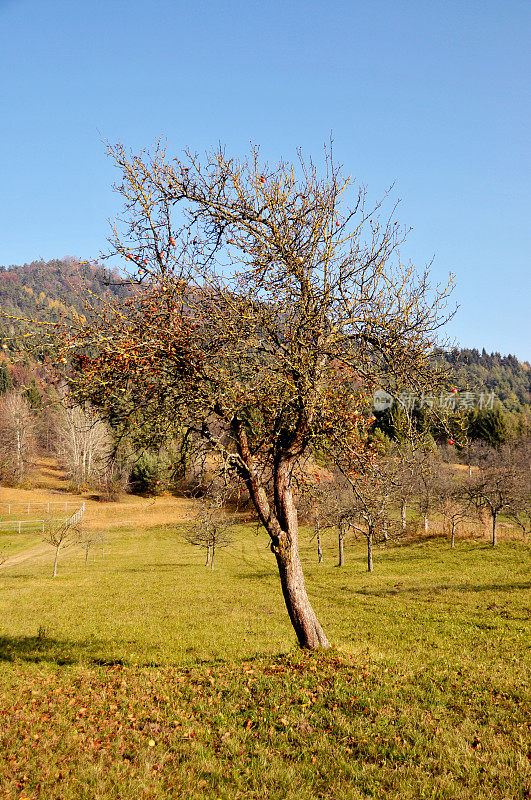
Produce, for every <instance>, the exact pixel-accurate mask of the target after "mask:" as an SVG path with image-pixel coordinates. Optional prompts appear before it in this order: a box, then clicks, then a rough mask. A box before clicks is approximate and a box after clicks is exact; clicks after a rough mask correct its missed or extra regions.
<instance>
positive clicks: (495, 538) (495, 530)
mask: <svg viewBox="0 0 531 800" xmlns="http://www.w3.org/2000/svg"><path fill="white" fill-rule="evenodd" d="M497 521H498V512H497V511H493V512H492V546H493V547H496V545H497V543H498V527H497V524H496V523H497Z"/></svg>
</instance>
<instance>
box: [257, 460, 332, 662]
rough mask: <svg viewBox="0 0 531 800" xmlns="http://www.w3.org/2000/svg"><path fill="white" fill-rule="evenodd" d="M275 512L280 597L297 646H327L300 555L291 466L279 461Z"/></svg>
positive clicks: (276, 477)
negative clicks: (308, 588) (277, 532)
mask: <svg viewBox="0 0 531 800" xmlns="http://www.w3.org/2000/svg"><path fill="white" fill-rule="evenodd" d="M274 483H275V486H274V489H275V510H276V517H277V521H278V523H279V524H280V526H281V528H282V533H281V535H280V536H279V537H278V538H276V541H275V538H274V537H272V545H271V549H272V550H273V552H274V553H275V556H276V559H277V565H278V571H279V575H280V583H281V586H282V594H283V595H284V601H285V603H286V608H287V610H288V614H289V618H290V620H291V624H292V625H293V628H294V629H295V633H296V634H297V639H298V641H299V645H300V646H301V647H302V648H304V649H306V650H317V649H318V648H319V647H330V643H329V641H328V639H327V638H326V636H325V633H324V631H323V629H322V628H321V625H320V624H319V620H318V619H317V617H316V615H315V612H314V610H313V608H312V606H311V603H310V600H309V598H308V594H307V592H306V584H305V582H304V574H303V571H302V564H301V560H300V555H299V530H298V520H297V510H296V508H295V504H294V502H293V493H292V489H291V464H290V462H289V461H284V462H279V463H277V464H276V469H275V481H274Z"/></svg>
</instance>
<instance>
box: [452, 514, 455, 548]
mask: <svg viewBox="0 0 531 800" xmlns="http://www.w3.org/2000/svg"><path fill="white" fill-rule="evenodd" d="M452 547H455V520H454V519H453V520H452Z"/></svg>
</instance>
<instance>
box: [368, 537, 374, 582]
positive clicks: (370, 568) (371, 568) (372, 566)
mask: <svg viewBox="0 0 531 800" xmlns="http://www.w3.org/2000/svg"><path fill="white" fill-rule="evenodd" d="M367 569H368V571H369V572H372V571H373V569H374V565H373V562H372V531H371V530H369V533H368V534H367Z"/></svg>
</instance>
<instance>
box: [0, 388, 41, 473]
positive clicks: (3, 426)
mask: <svg viewBox="0 0 531 800" xmlns="http://www.w3.org/2000/svg"><path fill="white" fill-rule="evenodd" d="M34 434H35V424H34V419H33V417H32V414H31V408H30V405H29V403H28V401H27V400H26V398H25V397H23V396H22V395H20V394H17V393H16V392H9V393H7V394H5V395H4V396H3V397H2V399H1V400H0V480H2V481H8V482H13V481H15V482H19V481H21V480H23V479H24V478H25V477H26V476H27V473H28V470H29V467H30V464H31V460H32V456H33V454H34V451H35V436H34Z"/></svg>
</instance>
